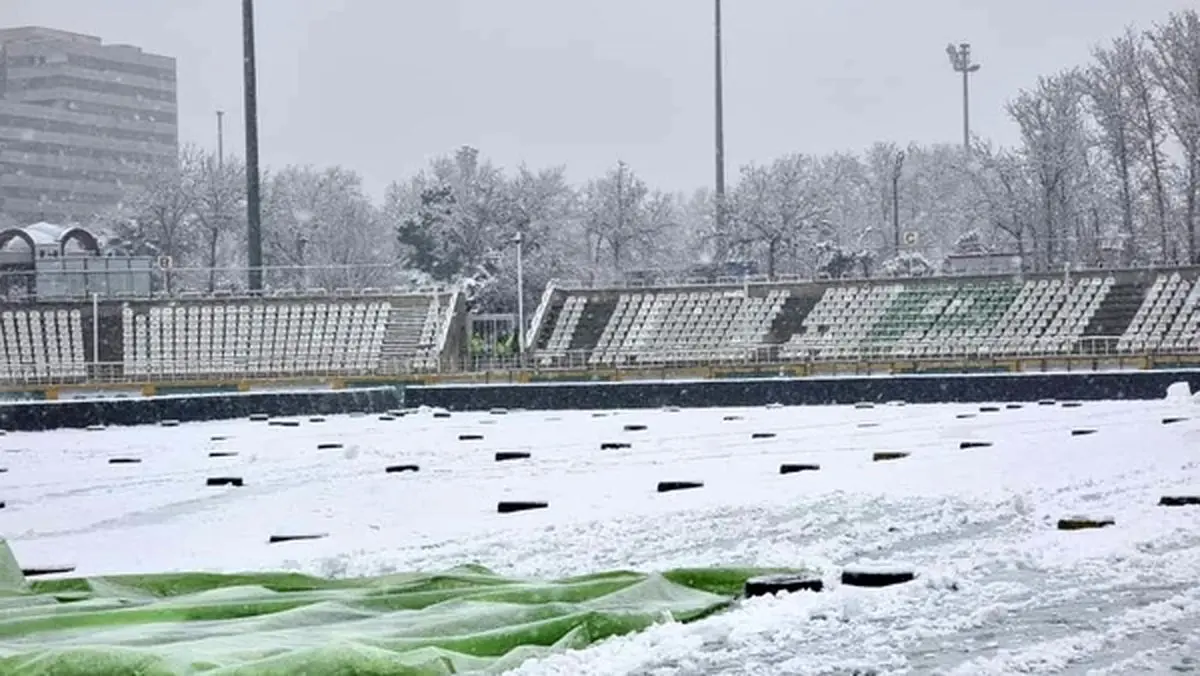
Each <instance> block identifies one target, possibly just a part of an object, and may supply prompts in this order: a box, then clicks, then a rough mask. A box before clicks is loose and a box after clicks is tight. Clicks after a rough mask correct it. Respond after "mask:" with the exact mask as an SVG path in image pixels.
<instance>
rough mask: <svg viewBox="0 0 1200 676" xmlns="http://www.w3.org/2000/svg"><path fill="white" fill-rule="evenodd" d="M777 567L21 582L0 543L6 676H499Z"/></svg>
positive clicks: (661, 616) (691, 608) (679, 611)
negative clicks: (551, 575) (525, 576)
mask: <svg viewBox="0 0 1200 676" xmlns="http://www.w3.org/2000/svg"><path fill="white" fill-rule="evenodd" d="M771 572H781V571H779V570H778V569H771V570H765V569H743V568H712V569H677V570H671V571H667V572H664V573H660V574H644V573H636V572H628V571H615V572H607V573H599V574H595V575H587V576H582V577H573V578H567V579H561V580H551V581H535V580H522V579H514V578H506V577H501V576H499V575H496V574H494V573H492V572H491V571H489V570H487V569H486V568H483V567H480V566H462V567H459V568H454V569H451V570H448V571H445V572H441V573H434V574H397V575H386V576H380V577H371V578H358V579H336V580H329V579H323V578H317V577H310V576H306V575H300V574H295V573H252V574H236V575H229V574H213V573H164V574H153V575H122V576H112V577H93V578H71V579H55V580H34V581H27V580H26V579H25V578H24V576H23V575H22V574H21V569H20V568H19V566H18V565H17V562H16V560H15V558H14V557H13V555H12V553H11V552H10V551H9V549H8V545H7V543H4V542H3V541H2V540H0V673H2V674H6V675H9V676H131V675H137V676H182V675H191V674H204V675H206V676H292V675H295V674H321V675H322V676H341V675H345V676H349V675H351V674H353V675H355V676H376V675H378V676H382V675H384V674H387V675H389V676H391V675H395V676H441V675H443V674H461V673H485V674H486V673H492V674H495V673H500V672H503V671H505V670H507V669H511V668H513V667H516V666H517V665H519V664H520V663H521V662H523V661H525V660H527V659H530V658H532V657H537V656H540V655H544V654H547V653H548V652H551V651H557V650H567V649H574V648H582V647H585V646H587V645H589V644H591V643H593V642H595V641H599V640H601V639H603V638H606V637H609V636H614V635H619V634H627V633H630V632H635V631H639V630H642V629H645V628H646V627H649V626H651V625H653V624H656V623H659V622H669V621H676V622H689V621H692V620H696V619H699V618H702V617H705V616H707V615H709V614H711V613H714V612H717V611H720V610H723V609H725V608H726V607H728V606H729V605H730V604H731V603H732V602H733V600H734V599H735V598H737V597H738V596H739V595H740V594H741V591H742V587H743V585H744V584H745V581H746V580H747V579H748V578H750V577H754V576H756V575H761V574H765V573H771Z"/></svg>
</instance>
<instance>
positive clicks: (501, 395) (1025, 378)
mask: <svg viewBox="0 0 1200 676" xmlns="http://www.w3.org/2000/svg"><path fill="white" fill-rule="evenodd" d="M1178 381H1187V382H1188V383H1190V384H1191V387H1192V391H1197V390H1198V389H1200V369H1186V370H1182V369H1181V370H1163V371H1121V372H1107V373H1105V372H1101V373H1037V374H974V375H936V376H935V375H920V376H915V375H914V376H861V377H858V376H846V377H836V378H758V379H740V380H733V379H729V380H704V381H676V382H670V381H634V382H620V383H555V384H537V383H532V384H524V385H433V386H418V385H410V386H408V387H407V388H406V390H405V400H406V405H408V406H438V407H443V408H447V409H450V410H456V411H481V410H487V409H490V408H500V407H502V408H527V409H543V410H551V409H559V410H562V409H613V408H658V407H662V406H679V407H691V408H702V407H715V406H762V405H764V404H768V403H775V402H778V403H781V404H785V405H793V406H796V405H823V404H853V403H857V402H861V401H870V402H878V403H882V402H887V401H894V400H904V401H906V402H909V403H914V404H935V403H980V402H1034V401H1038V400H1040V399H1060V400H1064V399H1077V400H1092V401H1095V400H1100V399H1161V398H1162V397H1163V396H1165V394H1166V390H1167V386H1169V385H1170V384H1171V383H1174V382H1178Z"/></svg>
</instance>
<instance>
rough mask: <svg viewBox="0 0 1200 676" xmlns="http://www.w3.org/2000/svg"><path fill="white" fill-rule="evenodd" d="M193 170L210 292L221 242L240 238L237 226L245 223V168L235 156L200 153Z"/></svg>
mask: <svg viewBox="0 0 1200 676" xmlns="http://www.w3.org/2000/svg"><path fill="white" fill-rule="evenodd" d="M193 169H194V170H195V171H196V173H197V175H196V177H195V180H194V185H195V189H196V196H195V215H196V226H197V228H198V230H199V235H200V237H201V239H202V240H203V242H202V245H203V250H202V252H201V255H202V256H203V263H204V267H207V268H208V269H209V273H208V290H209V291H212V290H214V289H215V288H216V284H217V276H216V275H217V268H218V267H221V247H222V244H227V243H228V242H230V241H237V240H238V239H240V238H239V234H240V233H241V227H240V226H241V225H243V224H244V223H245V200H246V169H245V165H243V164H242V163H241V161H239V160H238V159H237V158H218V157H217V156H216V155H215V154H213V153H202V154H201V156H200V157H199V158H198V161H197V162H196V163H195V165H194V167H193Z"/></svg>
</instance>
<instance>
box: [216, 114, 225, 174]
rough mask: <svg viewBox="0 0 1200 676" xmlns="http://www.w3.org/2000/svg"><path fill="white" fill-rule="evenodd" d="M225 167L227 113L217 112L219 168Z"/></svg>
mask: <svg viewBox="0 0 1200 676" xmlns="http://www.w3.org/2000/svg"><path fill="white" fill-rule="evenodd" d="M224 166H225V111H223V110H218V111H217V168H218V169H221V168H223V167H224Z"/></svg>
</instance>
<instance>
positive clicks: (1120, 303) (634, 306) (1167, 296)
mask: <svg viewBox="0 0 1200 676" xmlns="http://www.w3.org/2000/svg"><path fill="white" fill-rule="evenodd" d="M1198 272H1200V271H1198V270H1197V269H1195V268H1179V269H1169V270H1114V271H1095V272H1084V273H1072V274H1070V275H1056V276H1050V275H1040V276H1039V275H1035V276H1026V277H1018V276H1013V275H1008V276H992V277H961V278H952V277H934V278H925V279H887V280H836V281H808V282H804V281H778V282H753V283H751V282H749V281H742V282H740V283H732V282H731V283H713V284H703V285H695V284H693V285H687V284H681V285H675V286H656V287H639V288H587V287H584V286H581V285H559V284H552V285H550V286H548V287H547V289H546V290H545V292H544V293H543V295H542V302H541V303H540V304H539V306H538V307H537V309H536V311H535V312H534V314H533V322H532V326H531V327H530V330H529V332H528V334H527V335H526V336H525V340H526V348H527V350H528V353H527V355H526V358H527V359H528V362H527V363H528V365H530V366H532V367H534V368H540V369H559V368H562V369H589V368H592V369H614V368H622V369H625V368H639V367H644V366H656V365H661V366H683V367H687V366H690V365H693V364H730V365H737V364H744V363H759V364H769V363H787V362H815V361H834V362H861V361H876V362H878V361H891V362H897V361H916V360H931V361H937V360H957V361H961V360H990V359H1005V360H1011V359H1021V358H1058V357H1067V356H1076V357H1078V356H1088V357H1091V356H1119V355H1148V354H1172V355H1181V354H1195V353H1197V352H1200V331H1198V329H1200V283H1197V274H1198ZM96 309H97V310H98V311H99V313H98V314H93V306H92V304H91V303H88V302H85V301H83V300H82V299H80V300H77V301H75V302H65V301H56V302H54V303H44V302H43V303H38V302H32V301H18V302H9V303H7V304H6V305H5V306H4V307H3V308H0V383H2V384H5V385H10V386H12V385H16V386H21V385H27V384H46V383H63V384H70V383H82V382H91V381H109V380H115V381H121V382H142V383H157V382H167V381H173V380H210V381H239V380H242V379H251V378H281V377H282V378H287V377H304V376H359V375H390V374H407V373H430V372H447V371H455V370H460V369H462V368H464V366H463V365H464V364H466V363H467V362H468V355H467V352H468V349H467V346H468V342H467V319H466V300H465V296H464V294H463V293H462V291H461V289H453V290H446V289H427V290H420V291H403V290H393V291H392V292H381V291H378V290H370V289H366V290H359V291H352V290H335V291H334V292H333V293H328V292H324V291H321V290H309V291H306V292H297V291H278V292H274V293H271V294H269V295H267V296H265V297H239V296H237V295H234V294H231V293H229V292H224V293H213V294H206V295H202V294H195V293H188V294H183V293H178V294H175V295H173V296H170V297H157V298H149V297H142V298H110V299H108V300H105V301H102V302H100V303H99V304H98V305H97V306H96ZM510 366H511V364H500V365H495V364H491V365H489V367H490V368H507V367H510Z"/></svg>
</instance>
